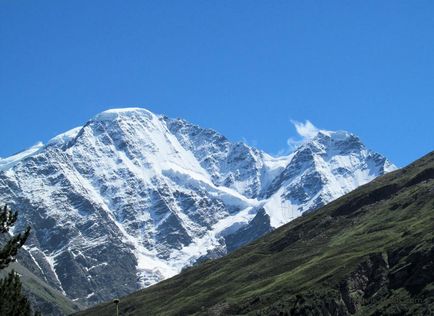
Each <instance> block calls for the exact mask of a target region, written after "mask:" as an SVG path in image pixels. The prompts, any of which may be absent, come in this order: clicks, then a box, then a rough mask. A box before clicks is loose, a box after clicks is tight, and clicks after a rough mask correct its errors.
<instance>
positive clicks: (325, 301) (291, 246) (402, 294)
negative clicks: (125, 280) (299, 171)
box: [79, 152, 434, 316]
mask: <svg viewBox="0 0 434 316" xmlns="http://www.w3.org/2000/svg"><path fill="white" fill-rule="evenodd" d="M433 242H434V152H432V153H430V154H428V155H427V156H425V157H423V158H422V159H420V160H418V161H416V162H415V163H413V164H411V165H410V166H408V167H406V168H404V169H402V170H399V171H395V172H393V173H391V174H388V175H385V176H383V177H380V178H378V179H376V180H374V181H373V182H371V183H369V184H367V185H365V186H362V187H360V188H359V189H357V190H355V191H353V192H352V193H349V194H347V195H345V196H343V197H342V198H339V199H338V200H336V201H335V202H332V203H330V204H328V205H327V206H325V207H323V208H321V209H320V210H319V211H317V212H315V213H311V214H308V215H305V216H302V217H300V218H298V219H296V220H294V221H292V222H290V223H289V224H287V225H285V226H282V227H281V228H279V229H277V230H275V231H274V232H272V233H270V234H268V235H266V236H265V237H263V238H261V239H259V240H257V241H256V242H253V243H251V244H249V245H247V246H245V247H243V248H241V249H239V250H237V251H235V252H233V253H232V254H230V255H228V256H226V257H224V258H221V259H218V260H214V261H208V262H205V263H202V264H200V265H198V266H195V267H193V268H190V269H188V270H186V271H184V272H183V273H181V274H180V275H178V276H175V277H173V278H171V279H168V280H165V281H163V282H161V283H159V284H157V285H154V286H151V287H149V288H147V289H144V290H141V291H138V292H136V293H134V294H132V295H129V296H127V297H124V298H121V302H120V310H121V314H122V315H187V314H188V315H240V314H251V315H258V314H259V315H349V314H356V315H430V313H431V311H432V310H434V246H433ZM113 313H114V306H113V304H112V303H106V304H102V305H99V306H96V307H94V308H92V309H89V310H87V311H83V312H81V313H80V314H79V315H98V316H103V315H113Z"/></svg>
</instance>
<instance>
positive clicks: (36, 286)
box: [0, 263, 82, 315]
mask: <svg viewBox="0 0 434 316" xmlns="http://www.w3.org/2000/svg"><path fill="white" fill-rule="evenodd" d="M12 269H14V270H15V271H16V272H17V273H19V275H20V277H21V282H22V284H23V288H24V291H25V293H26V295H27V296H28V297H29V299H30V300H31V302H32V305H33V306H34V307H35V308H36V310H38V311H40V312H42V314H43V315H68V314H71V313H73V312H77V311H78V310H79V309H81V308H82V307H81V306H80V305H78V304H76V303H74V302H72V301H71V300H70V299H68V298H66V297H65V296H64V295H63V294H62V293H61V292H59V291H58V290H56V289H54V288H52V287H51V286H49V285H48V284H46V283H45V282H44V281H42V280H41V279H40V278H38V277H37V276H35V275H34V274H33V273H32V272H31V271H29V270H28V269H27V268H25V267H24V266H22V265H21V264H19V263H13V264H11V265H10V266H9V267H8V268H7V269H5V270H4V271H1V273H0V275H1V276H4V275H6V274H7V273H9V271H10V270H12Z"/></svg>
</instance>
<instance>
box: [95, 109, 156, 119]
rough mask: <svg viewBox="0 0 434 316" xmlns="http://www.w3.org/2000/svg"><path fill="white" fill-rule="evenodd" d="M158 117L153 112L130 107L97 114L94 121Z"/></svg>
mask: <svg viewBox="0 0 434 316" xmlns="http://www.w3.org/2000/svg"><path fill="white" fill-rule="evenodd" d="M154 116H156V115H155V114H154V113H152V112H151V111H149V110H147V109H144V108H138V107H130V108H116V109H109V110H106V111H104V112H101V113H99V114H97V115H96V116H95V117H94V118H93V120H94V121H115V120H117V119H119V118H134V117H146V118H148V119H150V118H152V117H154Z"/></svg>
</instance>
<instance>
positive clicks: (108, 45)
mask: <svg viewBox="0 0 434 316" xmlns="http://www.w3.org/2000/svg"><path fill="white" fill-rule="evenodd" d="M125 106H143V107H146V108H148V109H150V110H152V111H154V112H156V113H162V114H166V115H167V116H170V117H182V118H185V119H187V120H189V121H191V122H194V123H197V124H199V125H202V126H205V127H211V128H214V129H216V130H218V131H220V132H221V133H223V134H224V135H226V136H227V137H229V138H230V139H232V140H241V139H243V138H244V139H246V140H247V141H248V142H249V143H250V144H254V145H256V146H257V147H259V148H261V149H263V150H265V151H267V152H270V153H277V152H279V151H280V150H283V149H285V148H287V143H286V142H287V139H288V138H290V137H294V135H295V130H294V128H293V126H292V125H291V123H290V120H291V119H295V120H298V121H304V120H306V119H308V120H310V121H312V122H313V123H314V124H315V125H316V126H318V127H319V128H324V129H330V130H337V129H345V130H349V131H351V132H354V133H356V134H357V135H359V136H360V137H361V138H362V140H363V141H364V142H365V143H366V144H367V145H368V146H369V147H371V148H373V149H374V150H377V151H379V152H381V153H383V154H385V155H386V156H387V157H389V158H390V159H391V160H392V161H393V162H395V163H396V164H397V165H399V166H403V165H405V164H407V163H409V162H411V161H412V160H414V159H416V158H418V157H419V156H421V155H422V154H425V153H427V152H429V151H431V150H433V149H434V146H433V145H434V141H433V139H434V128H433V126H434V124H433V121H434V1H432V0H427V1H423V0H419V1H398V0H393V1H377V0H376V1H320V0H318V1H288V0H285V1H277V0H273V1H254V0H248V1H220V0H219V1H217V0H215V1H211V0H210V1H201V0H197V1H184V0H183V1H164V0H163V1H161V0H158V1H157V0H155V1H132V0H129V1H109V0H104V1H95V0H92V1H77V0H74V1H66V0H63V1H59V0H56V1H44V0H38V1H31V0H29V1H23V0H0V156H2V157H5V156H7V155H10V154H13V153H14V152H17V151H19V150H21V149H24V148H26V147H29V146H31V145H33V144H34V143H36V142H37V141H39V140H41V141H43V142H46V141H47V140H48V139H50V138H51V137H53V136H55V135H56V134H59V133H61V132H63V131H65V130H68V129H70V128H72V127H75V126H78V125H81V124H83V123H84V122H85V121H86V120H88V119H89V118H91V117H92V116H94V115H95V114H96V113H98V112H101V111H103V110H105V109H108V108H115V107H125Z"/></svg>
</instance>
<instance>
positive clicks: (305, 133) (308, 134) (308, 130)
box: [287, 120, 320, 151]
mask: <svg viewBox="0 0 434 316" xmlns="http://www.w3.org/2000/svg"><path fill="white" fill-rule="evenodd" d="M291 123H292V124H293V125H294V127H295V130H296V131H297V134H298V135H299V136H300V137H301V138H300V139H295V138H293V137H290V138H289V139H288V141H287V143H288V146H289V148H290V150H291V151H292V150H294V149H295V148H297V147H298V146H300V145H301V144H303V143H305V142H307V141H309V140H311V139H312V138H314V137H315V136H316V134H318V132H319V131H320V129H319V128H317V127H316V126H315V125H313V124H312V122H311V121H309V120H306V121H305V122H304V123H303V122H299V121H296V120H291Z"/></svg>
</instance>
